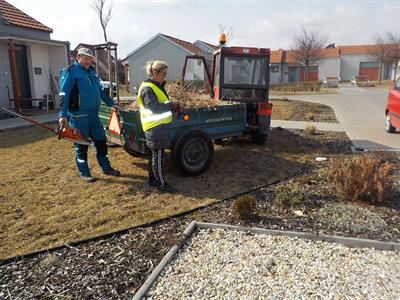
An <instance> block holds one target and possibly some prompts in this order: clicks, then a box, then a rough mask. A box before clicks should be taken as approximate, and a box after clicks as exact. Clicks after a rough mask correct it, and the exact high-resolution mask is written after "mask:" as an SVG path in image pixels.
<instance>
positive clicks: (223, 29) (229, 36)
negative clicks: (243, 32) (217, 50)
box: [218, 24, 234, 45]
mask: <svg viewBox="0 0 400 300" xmlns="http://www.w3.org/2000/svg"><path fill="white" fill-rule="evenodd" d="M218 27H219V33H220V34H221V33H225V36H226V43H225V45H228V44H229V43H230V42H231V41H232V40H233V39H234V31H233V28H232V27H228V26H227V25H225V24H219V25H218Z"/></svg>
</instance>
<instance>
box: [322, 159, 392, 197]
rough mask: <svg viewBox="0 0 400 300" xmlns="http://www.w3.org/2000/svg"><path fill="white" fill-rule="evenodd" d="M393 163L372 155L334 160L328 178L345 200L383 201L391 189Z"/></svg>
mask: <svg viewBox="0 0 400 300" xmlns="http://www.w3.org/2000/svg"><path fill="white" fill-rule="evenodd" d="M392 169H393V164H392V163H390V162H387V161H386V162H383V161H382V160H381V159H379V158H378V157H376V156H373V155H360V156H355V157H353V158H351V159H344V160H336V161H335V162H334V163H333V164H332V165H331V168H330V171H329V175H328V179H329V180H330V181H332V183H333V184H334V185H335V188H336V190H337V191H338V195H339V196H340V197H341V198H342V199H343V200H345V201H368V202H381V203H383V202H385V201H386V200H387V199H388V198H389V197H390V194H391V191H392V183H393V177H392Z"/></svg>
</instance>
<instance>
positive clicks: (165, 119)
mask: <svg viewBox="0 0 400 300" xmlns="http://www.w3.org/2000/svg"><path fill="white" fill-rule="evenodd" d="M145 86H148V87H150V88H151V89H152V90H153V92H154V93H155V94H156V96H157V100H158V102H160V103H169V99H168V97H167V95H165V93H164V92H163V91H162V90H161V89H160V88H159V87H158V86H156V85H155V84H154V83H151V82H145V81H144V82H142V84H141V85H140V88H139V92H138V97H137V100H136V101H137V102H138V105H139V109H140V121H141V122H142V127H143V130H144V131H147V130H149V129H151V128H153V127H156V126H158V125H161V124H168V123H171V122H172V112H171V111H166V112H163V113H160V114H159V113H154V112H152V111H151V110H150V109H147V108H145V107H144V105H143V100H142V97H141V96H140V94H141V92H142V89H143V88H144V87H145Z"/></svg>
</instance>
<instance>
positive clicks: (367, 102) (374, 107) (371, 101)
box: [289, 86, 400, 151]
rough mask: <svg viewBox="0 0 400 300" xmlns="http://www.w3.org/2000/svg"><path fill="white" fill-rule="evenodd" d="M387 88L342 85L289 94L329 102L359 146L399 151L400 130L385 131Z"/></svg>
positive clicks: (357, 146)
mask: <svg viewBox="0 0 400 300" xmlns="http://www.w3.org/2000/svg"><path fill="white" fill-rule="evenodd" d="M387 93H388V92H387V91H386V90H378V89H363V88H358V87H350V86H348V87H346V86H344V87H341V88H340V90H339V93H338V94H328V95H312V96H290V97H289V98H290V99H297V100H304V101H310V102H318V103H323V104H327V105H330V106H331V107H332V108H333V110H334V111H335V114H336V117H337V119H338V121H339V122H340V123H341V124H342V126H343V128H344V129H345V130H346V133H347V135H348V136H349V138H350V139H351V140H352V142H353V145H354V146H355V147H356V148H359V150H396V151H400V134H399V133H397V134H389V133H386V131H385V107H386V95H387Z"/></svg>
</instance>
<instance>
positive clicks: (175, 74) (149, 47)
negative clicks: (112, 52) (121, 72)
mask: <svg viewBox="0 0 400 300" xmlns="http://www.w3.org/2000/svg"><path fill="white" fill-rule="evenodd" d="M189 54H190V53H189V52H188V51H185V50H183V49H181V48H179V47H177V46H175V45H173V44H172V43H170V42H168V41H166V40H165V39H164V38H162V37H156V38H155V39H154V40H152V41H150V42H149V43H148V44H146V45H145V46H144V47H143V48H141V49H139V50H138V51H137V52H135V53H133V54H132V55H131V56H129V58H128V61H129V78H130V88H131V91H137V90H136V89H135V88H139V85H140V84H141V82H142V81H143V80H145V79H146V69H145V66H146V62H147V61H149V60H163V61H165V62H166V63H167V64H168V77H167V79H168V80H174V79H177V78H179V77H180V76H181V74H182V68H183V64H184V63H185V57H186V55H189Z"/></svg>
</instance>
